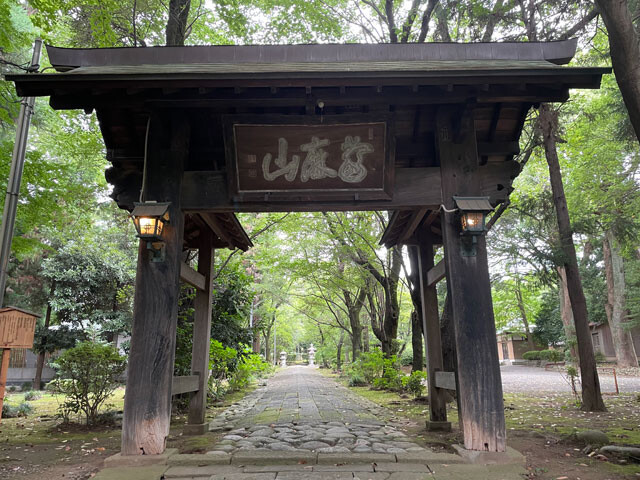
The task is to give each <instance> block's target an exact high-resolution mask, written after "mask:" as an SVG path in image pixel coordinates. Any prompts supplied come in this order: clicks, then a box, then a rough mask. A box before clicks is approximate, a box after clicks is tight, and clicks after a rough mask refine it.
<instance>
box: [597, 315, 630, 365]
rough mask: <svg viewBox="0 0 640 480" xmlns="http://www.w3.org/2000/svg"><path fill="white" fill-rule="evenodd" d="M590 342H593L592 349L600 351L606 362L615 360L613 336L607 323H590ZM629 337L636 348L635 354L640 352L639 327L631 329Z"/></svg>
mask: <svg viewBox="0 0 640 480" xmlns="http://www.w3.org/2000/svg"><path fill="white" fill-rule="evenodd" d="M589 329H590V330H591V342H592V343H593V351H594V352H596V353H597V352H600V353H601V354H603V355H604V357H605V358H606V360H607V361H608V362H615V361H616V351H615V349H614V348H613V338H612V337H611V328H609V324H607V323H594V322H592V323H590V324H589ZM631 338H632V339H633V346H634V347H635V349H636V356H637V355H638V354H640V327H635V328H632V329H631Z"/></svg>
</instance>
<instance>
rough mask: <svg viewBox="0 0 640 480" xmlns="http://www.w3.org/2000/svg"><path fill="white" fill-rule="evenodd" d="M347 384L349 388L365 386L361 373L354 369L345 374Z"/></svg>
mask: <svg viewBox="0 0 640 480" xmlns="http://www.w3.org/2000/svg"><path fill="white" fill-rule="evenodd" d="M346 375H347V383H348V384H349V386H350V387H362V386H364V385H366V384H367V381H366V380H365V378H364V377H363V376H362V372H360V371H359V370H356V369H349V370H348V371H347V372H346Z"/></svg>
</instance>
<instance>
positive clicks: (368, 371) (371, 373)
mask: <svg viewBox="0 0 640 480" xmlns="http://www.w3.org/2000/svg"><path fill="white" fill-rule="evenodd" d="M384 361H385V358H384V354H383V353H382V350H380V349H379V348H374V349H373V350H371V351H370V352H363V353H361V354H360V357H359V358H358V360H357V362H356V364H355V365H354V368H355V369H357V370H359V372H360V373H361V374H362V377H364V379H365V381H366V382H367V383H373V382H374V380H375V379H377V378H382V374H383V373H384Z"/></svg>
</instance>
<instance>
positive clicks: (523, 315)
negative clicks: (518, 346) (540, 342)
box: [516, 275, 536, 350]
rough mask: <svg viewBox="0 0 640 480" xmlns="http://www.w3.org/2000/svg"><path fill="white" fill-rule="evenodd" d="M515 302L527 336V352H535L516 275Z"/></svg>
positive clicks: (518, 279)
mask: <svg viewBox="0 0 640 480" xmlns="http://www.w3.org/2000/svg"><path fill="white" fill-rule="evenodd" d="M516 300H517V301H518V309H519V310H520V315H521V316H522V323H523V324H524V331H525V333H526V334H527V343H528V344H529V350H535V349H536V346H535V345H534V343H533V336H532V335H531V329H530V328H529V319H528V318H527V311H526V309H525V308H524V300H523V299H522V289H521V287H520V277H519V276H517V275H516Z"/></svg>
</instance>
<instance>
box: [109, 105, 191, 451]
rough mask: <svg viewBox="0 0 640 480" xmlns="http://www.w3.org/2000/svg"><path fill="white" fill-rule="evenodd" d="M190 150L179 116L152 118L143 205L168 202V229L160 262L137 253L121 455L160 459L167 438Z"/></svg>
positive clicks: (143, 244) (144, 250) (146, 253)
mask: <svg viewBox="0 0 640 480" xmlns="http://www.w3.org/2000/svg"><path fill="white" fill-rule="evenodd" d="M188 148H189V124H188V122H187V119H186V118H185V117H184V116H183V115H179V114H174V113H171V114H168V112H167V114H165V115H163V116H162V117H159V116H154V117H152V121H151V125H150V131H149V137H148V157H147V162H146V163H147V165H146V182H145V183H146V187H145V200H156V201H158V202H171V206H170V208H169V215H170V223H169V224H168V225H166V226H165V228H164V231H163V233H162V237H163V240H164V243H165V259H164V261H162V262H152V261H151V258H150V252H149V250H147V242H145V241H141V242H140V247H139V249H138V270H137V274H136V290H135V300H134V307H133V331H132V334H131V350H130V353H129V367H128V373H127V390H126V394H125V401H124V419H123V425H122V454H123V455H143V454H146V455H155V454H160V453H162V452H163V451H164V449H165V443H166V437H167V435H168V434H169V420H170V416H171V383H172V378H173V362H174V357H175V345H176V322H177V315H178V292H179V288H180V283H179V282H180V278H179V274H180V264H181V259H182V235H183V227H184V217H183V214H182V210H181V207H180V186H181V181H182V172H183V164H184V162H185V160H186V158H187V155H188Z"/></svg>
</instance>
